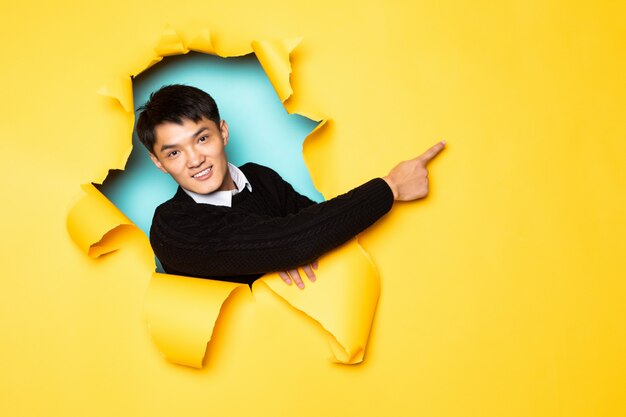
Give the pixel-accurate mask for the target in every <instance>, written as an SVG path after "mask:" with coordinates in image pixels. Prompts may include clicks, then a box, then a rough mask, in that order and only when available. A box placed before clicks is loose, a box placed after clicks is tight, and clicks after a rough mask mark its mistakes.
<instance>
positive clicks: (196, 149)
mask: <svg viewBox="0 0 626 417" xmlns="http://www.w3.org/2000/svg"><path fill="white" fill-rule="evenodd" d="M154 133H155V136H156V141H155V143H154V147H153V148H152V151H153V152H151V153H150V158H151V159H152V162H154V164H155V165H156V166H157V167H158V168H159V169H160V170H161V171H163V172H165V173H167V174H170V175H171V176H172V178H174V180H175V181H176V182H177V183H178V185H180V186H181V187H183V188H184V189H186V190H189V191H193V192H195V193H198V194H208V193H212V192H213V191H225V190H232V189H234V188H235V186H234V184H233V181H232V179H231V178H230V174H229V172H228V161H227V159H226V153H225V152H224V147H225V146H226V144H227V143H228V125H227V124H226V122H225V121H223V120H222V121H221V122H220V125H219V126H218V125H217V124H216V123H215V122H213V121H212V120H209V119H206V118H204V117H203V118H202V119H200V120H199V121H198V122H197V123H196V122H194V121H192V120H189V119H183V124H182V125H179V124H176V123H171V122H167V123H163V124H160V125H158V126H157V127H156V128H155V129H154Z"/></svg>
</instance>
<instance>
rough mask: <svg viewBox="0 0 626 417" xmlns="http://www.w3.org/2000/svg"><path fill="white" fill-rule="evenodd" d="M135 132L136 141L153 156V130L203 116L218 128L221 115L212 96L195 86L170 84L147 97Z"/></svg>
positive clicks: (139, 109) (196, 120)
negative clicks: (169, 123)
mask: <svg viewBox="0 0 626 417" xmlns="http://www.w3.org/2000/svg"><path fill="white" fill-rule="evenodd" d="M137 111H140V112H141V113H140V114H139V119H138V120H137V127H136V132H137V136H139V140H140V141H141V143H143V145H144V146H145V147H146V148H148V151H149V152H150V153H154V152H153V149H154V143H155V142H156V137H155V134H154V129H155V128H156V127H157V126H158V125H160V124H162V123H166V122H171V123H176V124H179V125H182V124H183V119H189V120H192V121H193V122H196V123H197V122H198V121H199V120H200V119H202V118H203V117H205V118H207V119H209V120H212V121H213V122H215V124H217V125H218V126H219V124H220V120H221V119H220V112H219V110H218V109H217V104H216V103H215V100H213V97H211V96H210V95H209V94H207V93H206V92H204V91H202V90H200V89H199V88H196V87H191V86H189V85H182V84H172V85H166V86H164V87H161V88H160V89H158V90H157V91H155V92H153V93H152V94H150V98H149V99H148V101H147V102H146V104H144V105H143V106H141V107H140V108H138V109H137Z"/></svg>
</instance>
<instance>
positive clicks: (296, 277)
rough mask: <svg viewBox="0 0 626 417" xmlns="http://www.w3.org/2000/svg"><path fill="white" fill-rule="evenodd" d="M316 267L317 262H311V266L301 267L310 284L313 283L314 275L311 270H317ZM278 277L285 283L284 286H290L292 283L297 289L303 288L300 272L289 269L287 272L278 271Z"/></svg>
mask: <svg viewBox="0 0 626 417" xmlns="http://www.w3.org/2000/svg"><path fill="white" fill-rule="evenodd" d="M317 267H318V263H317V261H315V262H313V263H312V264H311V265H305V266H303V267H302V270H303V271H304V273H305V274H306V276H307V277H309V281H311V282H315V273H314V272H313V270H314V269H317ZM278 275H280V277H281V278H282V279H283V281H285V284H287V285H291V282H292V281H293V282H295V283H296V285H297V286H298V288H300V289H303V288H304V282H303V281H302V278H300V272H298V269H297V268H296V269H290V270H288V271H279V272H278Z"/></svg>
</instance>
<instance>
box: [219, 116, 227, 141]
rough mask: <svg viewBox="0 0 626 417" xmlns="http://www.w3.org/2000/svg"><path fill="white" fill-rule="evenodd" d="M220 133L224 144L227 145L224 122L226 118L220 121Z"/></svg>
mask: <svg viewBox="0 0 626 417" xmlns="http://www.w3.org/2000/svg"><path fill="white" fill-rule="evenodd" d="M220 133H221V134H222V138H223V139H224V146H226V145H228V124H227V123H226V120H221V121H220Z"/></svg>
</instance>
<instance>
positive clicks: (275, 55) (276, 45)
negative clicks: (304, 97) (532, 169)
mask: <svg viewBox="0 0 626 417" xmlns="http://www.w3.org/2000/svg"><path fill="white" fill-rule="evenodd" d="M301 41H302V38H293V39H284V40H275V41H253V42H252V49H253V50H254V53H255V54H256V56H257V58H258V59H259V62H260V63H261V66H262V67H263V69H264V70H265V73H266V74H267V77H268V78H269V79H270V82H271V83H272V86H274V90H276V93H277V94H278V98H280V101H281V102H283V103H284V102H285V100H287V99H288V98H289V97H290V96H291V95H292V94H293V90H292V88H291V83H290V82H289V75H290V74H291V61H290V60H289V54H290V53H291V51H293V50H294V49H295V47H296V46H297V45H298V44H299V43H300V42H301Z"/></svg>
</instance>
